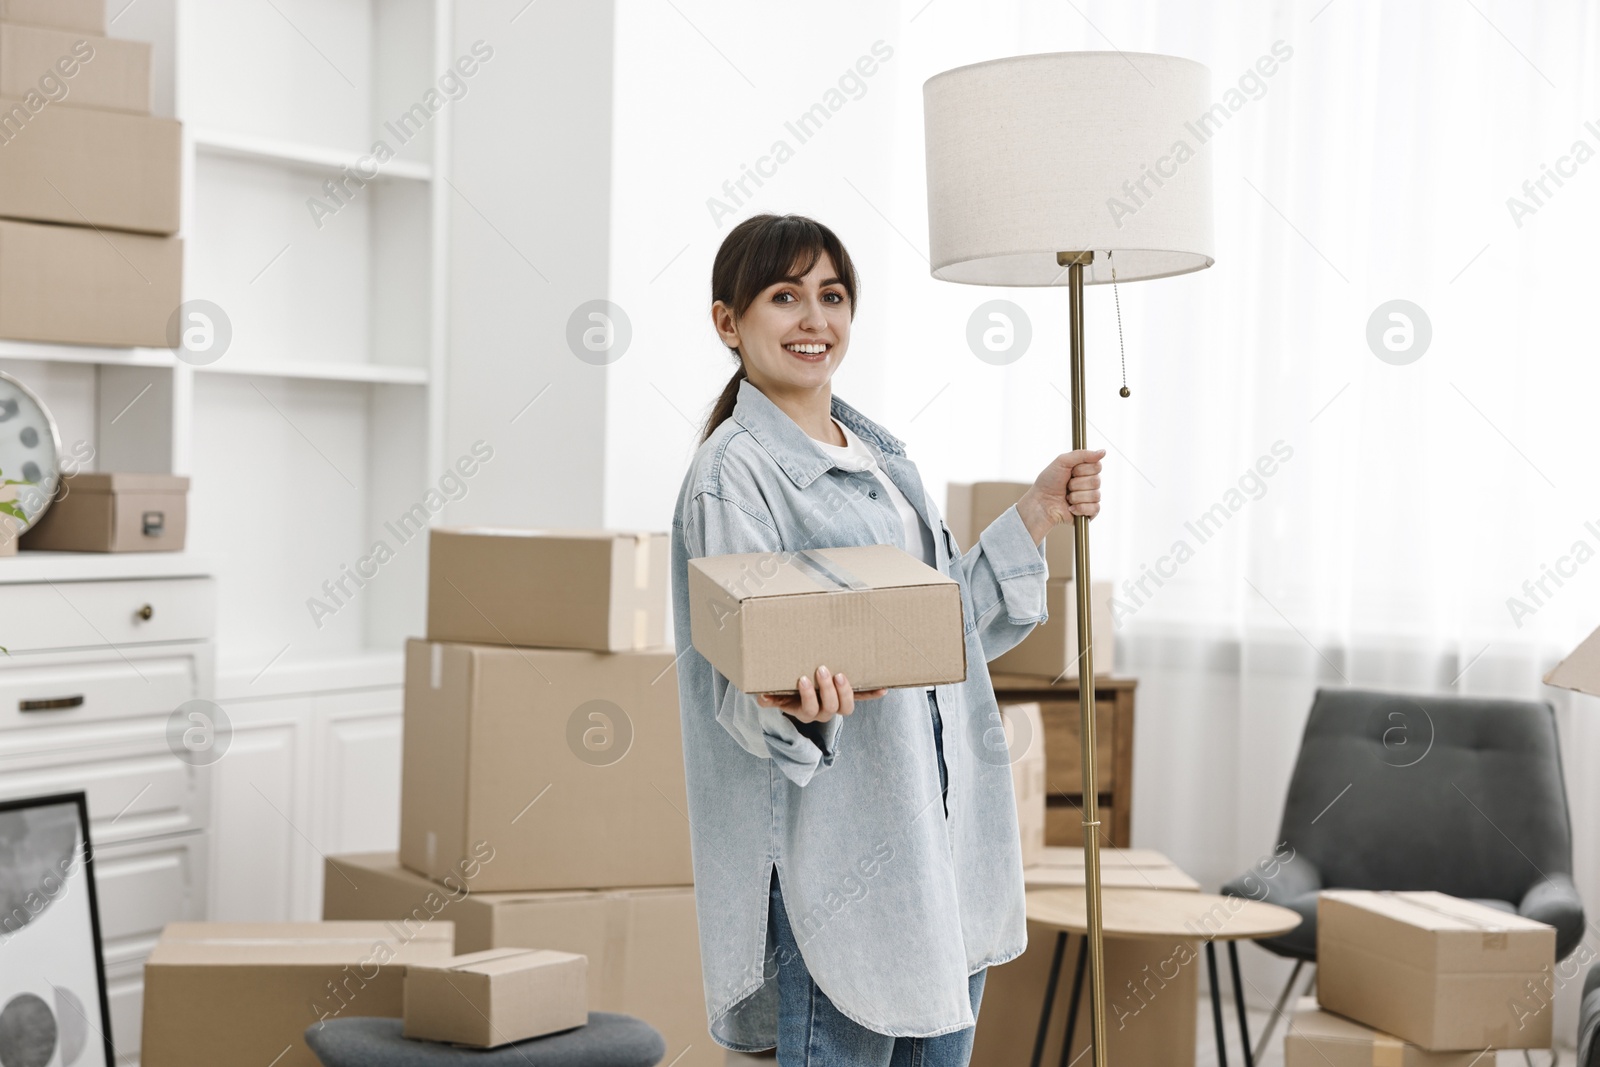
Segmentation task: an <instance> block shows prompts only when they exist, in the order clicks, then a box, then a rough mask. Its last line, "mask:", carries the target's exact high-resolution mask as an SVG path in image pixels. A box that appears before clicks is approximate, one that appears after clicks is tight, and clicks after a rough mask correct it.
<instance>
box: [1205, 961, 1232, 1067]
mask: <svg viewBox="0 0 1600 1067" xmlns="http://www.w3.org/2000/svg"><path fill="white" fill-rule="evenodd" d="M1206 970H1207V973H1209V974H1210V976H1211V1025H1212V1026H1213V1027H1214V1028H1215V1029H1216V1032H1217V1067H1228V1045H1227V1042H1226V1041H1224V1040H1223V1037H1222V991H1221V990H1219V989H1218V988H1217V946H1216V942H1214V941H1212V940H1210V939H1209V938H1208V939H1207V940H1206Z"/></svg>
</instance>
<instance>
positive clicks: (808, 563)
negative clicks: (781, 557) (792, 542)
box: [793, 548, 872, 593]
mask: <svg viewBox="0 0 1600 1067" xmlns="http://www.w3.org/2000/svg"><path fill="white" fill-rule="evenodd" d="M793 558H794V561H795V563H796V564H798V565H799V566H800V568H801V569H803V570H804V571H806V572H807V573H808V574H810V575H811V577H812V578H814V579H816V581H817V584H818V585H821V584H823V583H827V584H829V585H833V586H836V587H837V588H839V589H849V590H853V591H854V592H858V593H865V592H868V591H870V590H871V589H872V586H870V585H868V584H867V583H866V582H863V581H862V580H861V579H860V578H858V577H856V575H855V574H853V573H852V572H851V571H850V570H849V568H847V567H841V566H839V564H837V563H835V562H834V561H832V560H830V559H829V558H828V557H826V556H824V555H823V554H822V550H821V549H817V548H802V549H801V550H800V551H798V552H796V553H795V554H794V557H793Z"/></svg>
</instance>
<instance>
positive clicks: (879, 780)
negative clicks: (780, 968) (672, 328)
mask: <svg viewBox="0 0 1600 1067" xmlns="http://www.w3.org/2000/svg"><path fill="white" fill-rule="evenodd" d="M832 412H833V416H834V418H836V419H838V420H839V421H840V422H841V423H843V424H845V425H847V426H849V427H850V428H851V429H852V430H854V431H855V432H856V433H857V434H858V435H860V436H861V437H862V438H863V439H864V440H865V441H866V442H867V443H868V445H869V447H871V448H872V449H873V450H874V452H875V453H876V454H877V455H878V458H879V462H880V465H881V467H882V469H883V470H884V471H885V472H887V474H888V475H889V477H890V478H891V479H893V481H894V483H895V484H896V485H897V486H899V487H900V490H901V491H902V492H903V493H905V495H906V497H907V498H908V499H910V500H911V502H912V504H913V505H914V506H915V507H916V508H917V510H918V511H919V513H920V514H921V516H922V519H923V521H924V522H926V523H927V524H928V528H929V529H930V530H933V531H934V542H935V555H936V556H937V562H938V569H939V571H940V572H941V573H943V574H946V575H949V576H950V577H953V578H955V579H956V580H957V581H958V583H959V584H960V586H961V606H962V617H963V627H964V632H965V644H966V654H967V676H966V679H965V680H964V681H961V682H958V683H952V684H948V685H940V686H937V687H936V692H935V696H936V699H937V701H938V706H939V712H940V717H941V719H942V722H943V735H942V736H943V746H944V757H945V765H946V772H947V775H948V778H949V793H948V806H949V816H948V818H947V817H946V816H945V813H944V811H943V810H942V809H943V805H941V804H940V791H939V768H938V762H937V755H936V752H935V747H934V735H933V720H932V716H931V715H930V713H929V707H928V701H927V696H926V693H925V691H924V689H923V688H922V687H906V688H897V689H890V690H889V691H888V693H887V694H885V695H884V696H883V697H881V698H878V699H875V700H858V701H857V702H856V705H855V710H854V712H853V713H852V714H851V715H849V716H848V717H846V716H841V715H835V716H834V717H833V718H832V719H831V720H830V721H829V722H827V723H825V724H818V723H808V724H800V723H798V722H796V721H795V720H794V719H792V718H790V717H789V716H788V715H786V714H784V713H783V711H782V710H781V709H779V708H773V707H764V706H762V705H759V704H757V703H756V700H755V698H754V697H753V696H750V695H748V694H745V693H743V692H740V691H739V690H738V689H736V688H735V687H734V686H733V685H732V684H731V683H730V682H729V681H728V680H727V678H725V677H724V676H723V675H722V673H721V672H720V671H718V670H716V668H714V667H712V666H711V665H710V664H709V663H708V662H707V661H706V660H705V658H704V657H703V656H701V655H700V653H699V651H698V650H696V649H695V648H694V646H693V643H692V641H691V639H690V630H689V593H688V585H687V574H688V561H689V560H690V559H692V558H695V557H699V556H715V555H724V554H728V553H738V552H792V551H796V550H799V549H804V548H831V547H836V546H844V545H867V544H895V545H898V544H900V543H901V530H902V528H903V527H902V524H901V520H900V516H899V514H898V513H897V512H896V510H895V505H894V503H893V502H892V501H891V500H890V499H889V495H888V494H887V493H883V492H880V491H878V487H877V486H876V480H875V479H874V478H873V476H872V474H871V472H852V471H846V470H844V469H843V468H839V467H836V466H835V465H834V462H833V459H832V458H831V457H830V456H829V455H828V454H827V453H825V452H824V451H823V450H822V449H821V448H820V447H819V446H818V444H817V442H815V441H814V440H812V438H811V437H810V436H809V435H807V434H806V432H805V431H804V430H802V429H801V428H800V426H799V425H798V424H797V423H795V422H794V420H793V419H791V418H790V417H789V416H788V415H787V414H786V413H785V412H784V411H783V409H781V408H779V407H778V406H777V405H776V404H774V403H773V402H772V401H771V400H770V399H768V398H767V396H766V395H765V394H764V393H762V392H761V391H760V390H759V389H757V388H756V387H755V386H754V385H752V384H751V383H750V381H749V380H748V379H746V380H744V381H742V382H741V383H740V385H739V393H738V400H737V403H736V406H735V407H734V410H733V414H732V416H731V417H730V418H728V419H727V420H725V421H724V422H723V424H722V425H721V426H719V427H718V428H717V429H716V430H715V431H713V432H712V434H711V436H710V437H709V438H708V439H707V440H706V441H705V442H704V444H702V445H701V447H700V448H699V450H698V451H697V452H696V453H695V456H694V459H693V461H692V462H691V464H690V467H689V471H688V474H687V475H686V476H685V477H684V480H683V487H682V489H681V491H680V492H679V495H678V500H677V505H676V515H675V517H674V520H673V523H672V599H673V616H674V631H675V637H676V644H677V651H678V653H679V656H678V661H677V671H678V689H679V716H680V719H681V722H682V729H683V750H684V767H685V773H686V776H687V782H688V806H689V812H688V814H689V824H690V831H691V833H690V842H691V850H692V854H693V863H694V880H695V906H696V914H697V918H698V920H699V928H700V929H699V933H700V954H701V964H702V973H703V978H704V983H705V997H706V1010H707V1020H708V1024H709V1027H710V1031H711V1036H712V1038H713V1039H714V1040H715V1041H716V1042H717V1043H718V1044H719V1045H722V1046H723V1047H725V1048H730V1049H735V1050H738V1051H743V1052H750V1051H756V1050H760V1049H768V1048H772V1047H774V1046H775V1045H776V1044H777V1020H778V983H777V960H776V958H775V955H774V953H775V949H776V941H775V937H774V934H773V932H772V931H771V930H769V929H768V925H769V924H768V922H767V918H768V902H769V896H768V894H769V890H770V883H771V877H772V868H773V866H774V865H776V867H777V870H778V878H779V880H780V883H781V885H782V887H783V894H782V896H783V903H784V906H785V909H786V910H787V912H788V917H789V921H790V925H791V927H792V928H793V930H794V933H795V938H796V940H797V942H798V943H799V945H800V954H801V956H802V958H803V960H804V963H805V966H806V968H807V970H808V971H809V972H810V974H811V977H812V980H813V981H814V982H816V984H817V986H818V987H819V988H820V989H821V990H822V991H823V993H825V994H826V995H827V996H828V999H829V1000H831V1001H832V1002H833V1004H834V1005H835V1006H836V1007H837V1008H838V1009H839V1010H840V1011H841V1012H842V1013H843V1014H844V1015H846V1016H847V1017H849V1018H851V1019H853V1020H855V1021H856V1022H858V1023H860V1024H861V1025H862V1026H865V1027H867V1028H868V1029H871V1030H874V1031H877V1032H878V1033H882V1034H889V1035H893V1036H897V1037H899V1036H907V1037H933V1036H936V1035H938V1034H944V1033H949V1032H951V1031H955V1030H960V1029H963V1028H965V1027H968V1026H972V1025H974V1023H975V1020H974V1018H973V1013H972V1005H971V1002H970V1000H969V998H968V987H967V978H968V976H969V975H971V974H973V973H975V972H977V971H978V970H979V969H981V968H983V967H988V966H992V965H995V964H1000V963H1004V962H1006V961H1007V960H1010V959H1013V958H1014V957H1016V956H1018V955H1020V954H1021V953H1022V952H1023V950H1024V949H1025V948H1026V947H1027V926H1026V920H1025V912H1024V901H1023V880H1022V856H1021V846H1020V841H1019V837H1018V830H1017V816H1016V805H1015V800H1014V798H1013V794H1012V788H1011V766H1010V764H1011V762H1012V754H1011V753H1010V752H1009V750H1008V747H1007V742H1006V738H1005V733H1004V730H1003V728H1002V726H1001V720H1000V714H999V708H998V705H997V703H996V700H995V695H994V687H993V685H992V684H991V682H990V680H989V669H988V661H989V660H992V659H994V658H995V657H996V656H999V655H1000V654H1001V653H1003V652H1005V651H1007V650H1008V649H1010V648H1012V647H1013V646H1015V645H1016V644H1017V643H1018V642H1020V641H1021V640H1022V639H1023V638H1024V637H1026V636H1027V635H1028V633H1029V631H1031V630H1032V629H1033V627H1034V626H1035V625H1037V624H1038V623H1040V622H1043V621H1044V620H1045V619H1046V618H1047V617H1048V613H1047V611H1046V608H1045V580H1046V578H1047V576H1048V575H1047V572H1046V568H1045V561H1044V553H1043V549H1042V548H1041V547H1040V546H1039V545H1037V544H1035V543H1034V540H1033V536H1032V535H1031V534H1030V533H1029V532H1028V529H1027V526H1026V525H1025V524H1024V523H1023V521H1022V517H1021V516H1020V515H1019V514H1018V513H1017V509H1016V508H1015V507H1014V506H1013V507H1011V508H1009V509H1007V510H1006V511H1005V513H1004V514H1002V515H1001V516H1000V517H999V518H997V519H995V520H994V522H993V523H991V524H990V525H989V527H988V528H987V529H986V530H984V531H983V532H982V533H981V534H979V535H978V539H977V544H975V545H973V546H971V547H970V548H968V549H967V550H966V551H965V552H964V553H963V552H962V551H961V549H960V548H959V546H957V545H956V543H955V540H954V538H953V537H952V536H951V534H950V529H949V527H948V526H946V525H945V523H944V520H943V518H942V517H941V516H940V514H939V511H938V509H937V508H936V507H934V505H933V502H932V501H931V500H930V499H929V498H928V495H927V493H926V492H925V491H924V490H923V486H922V480H921V478H920V477H919V476H918V474H917V467H916V464H914V463H912V462H911V460H910V459H909V458H907V456H906V453H905V446H904V445H903V444H902V442H900V441H899V440H898V439H896V438H895V437H893V436H891V435H890V434H889V433H888V432H887V431H886V430H884V429H883V428H882V427H881V426H879V425H878V424H877V423H875V422H873V421H872V420H870V419H868V418H867V417H866V416H865V415H862V414H861V413H860V412H859V411H857V410H856V409H855V408H854V407H851V406H850V405H849V404H847V403H845V402H844V401H843V400H841V399H839V397H838V396H837V395H835V396H834V397H833V401H832ZM1033 743H1042V739H1035V740H1034V742H1033ZM1017 756H1019V757H1020V756H1021V752H1020V751H1019V752H1018V753H1017Z"/></svg>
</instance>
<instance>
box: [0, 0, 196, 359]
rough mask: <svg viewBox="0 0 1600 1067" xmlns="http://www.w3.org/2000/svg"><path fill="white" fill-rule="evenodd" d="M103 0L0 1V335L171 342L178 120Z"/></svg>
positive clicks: (176, 273) (177, 273) (177, 271)
mask: <svg viewBox="0 0 1600 1067" xmlns="http://www.w3.org/2000/svg"><path fill="white" fill-rule="evenodd" d="M105 32H106V14H105V3H104V0H59V2H55V3H51V2H47V0H8V2H6V3H3V4H0V149H3V150H0V337H8V338H15V339H20V340H30V341H61V342H70V343H78V344H103V345H140V346H153V347H162V346H170V345H171V343H172V342H171V340H170V338H169V335H168V323H169V320H170V319H171V318H172V316H173V313H174V312H175V311H176V310H177V308H178V305H179V303H180V302H181V301H182V289H183V273H182V272H183V248H182V242H181V240H180V239H179V238H177V237H175V236H172V235H173V234H175V233H176V232H177V230H178V202H179V183H180V173H181V151H182V135H181V127H180V125H179V123H178V122H176V121H175V120H173V119H167V118H159V117H156V116H153V115H151V114H150V46H149V45H148V44H145V43H143V42H138V41H122V40H112V39H111V38H108V37H106V36H105Z"/></svg>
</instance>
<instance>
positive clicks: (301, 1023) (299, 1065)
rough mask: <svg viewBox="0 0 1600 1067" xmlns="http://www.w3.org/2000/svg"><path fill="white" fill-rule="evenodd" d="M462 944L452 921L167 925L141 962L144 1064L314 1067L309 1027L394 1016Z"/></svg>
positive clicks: (316, 1066) (141, 1051) (397, 1015)
mask: <svg viewBox="0 0 1600 1067" xmlns="http://www.w3.org/2000/svg"><path fill="white" fill-rule="evenodd" d="M454 936H455V935H454V930H453V928H452V927H451V925H450V922H449V920H445V921H443V922H439V923H432V924H429V925H426V926H420V925H419V926H417V927H415V928H413V929H402V928H401V927H400V926H398V925H397V924H394V923H384V922H321V923H225V922H175V923H168V924H167V925H166V927H165V929H163V930H162V931H161V939H160V940H159V941H157V942H156V946H155V948H154V949H152V950H151V952H150V955H149V957H148V958H147V959H146V960H145V966H144V1027H143V1034H142V1037H141V1039H140V1053H139V1058H140V1062H141V1063H147V1064H151V1065H155V1064H162V1065H163V1067H216V1065H217V1064H222V1063H262V1064H266V1063H271V1064H274V1065H275V1067H318V1060H317V1057H316V1055H315V1054H313V1053H312V1051H311V1049H310V1048H308V1047H307V1046H306V1043H305V1039H304V1035H305V1032H306V1029H307V1028H308V1027H311V1026H315V1025H318V1024H319V1023H324V1022H325V1021H326V1020H328V1019H334V1018H345V1017H352V1016H372V1015H376V1016H387V1017H390V1018H398V1017H399V1015H400V1009H401V995H402V983H403V982H404V979H405V970H406V967H407V966H408V965H410V964H413V963H427V962H434V961H438V960H443V959H446V958H448V957H449V956H450V955H451V951H452V950H451V942H452V941H453V940H454ZM198 1005H204V1009H203V1010H201V1009H200V1008H198V1007H197V1006H198ZM34 1062H43V1061H34Z"/></svg>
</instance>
